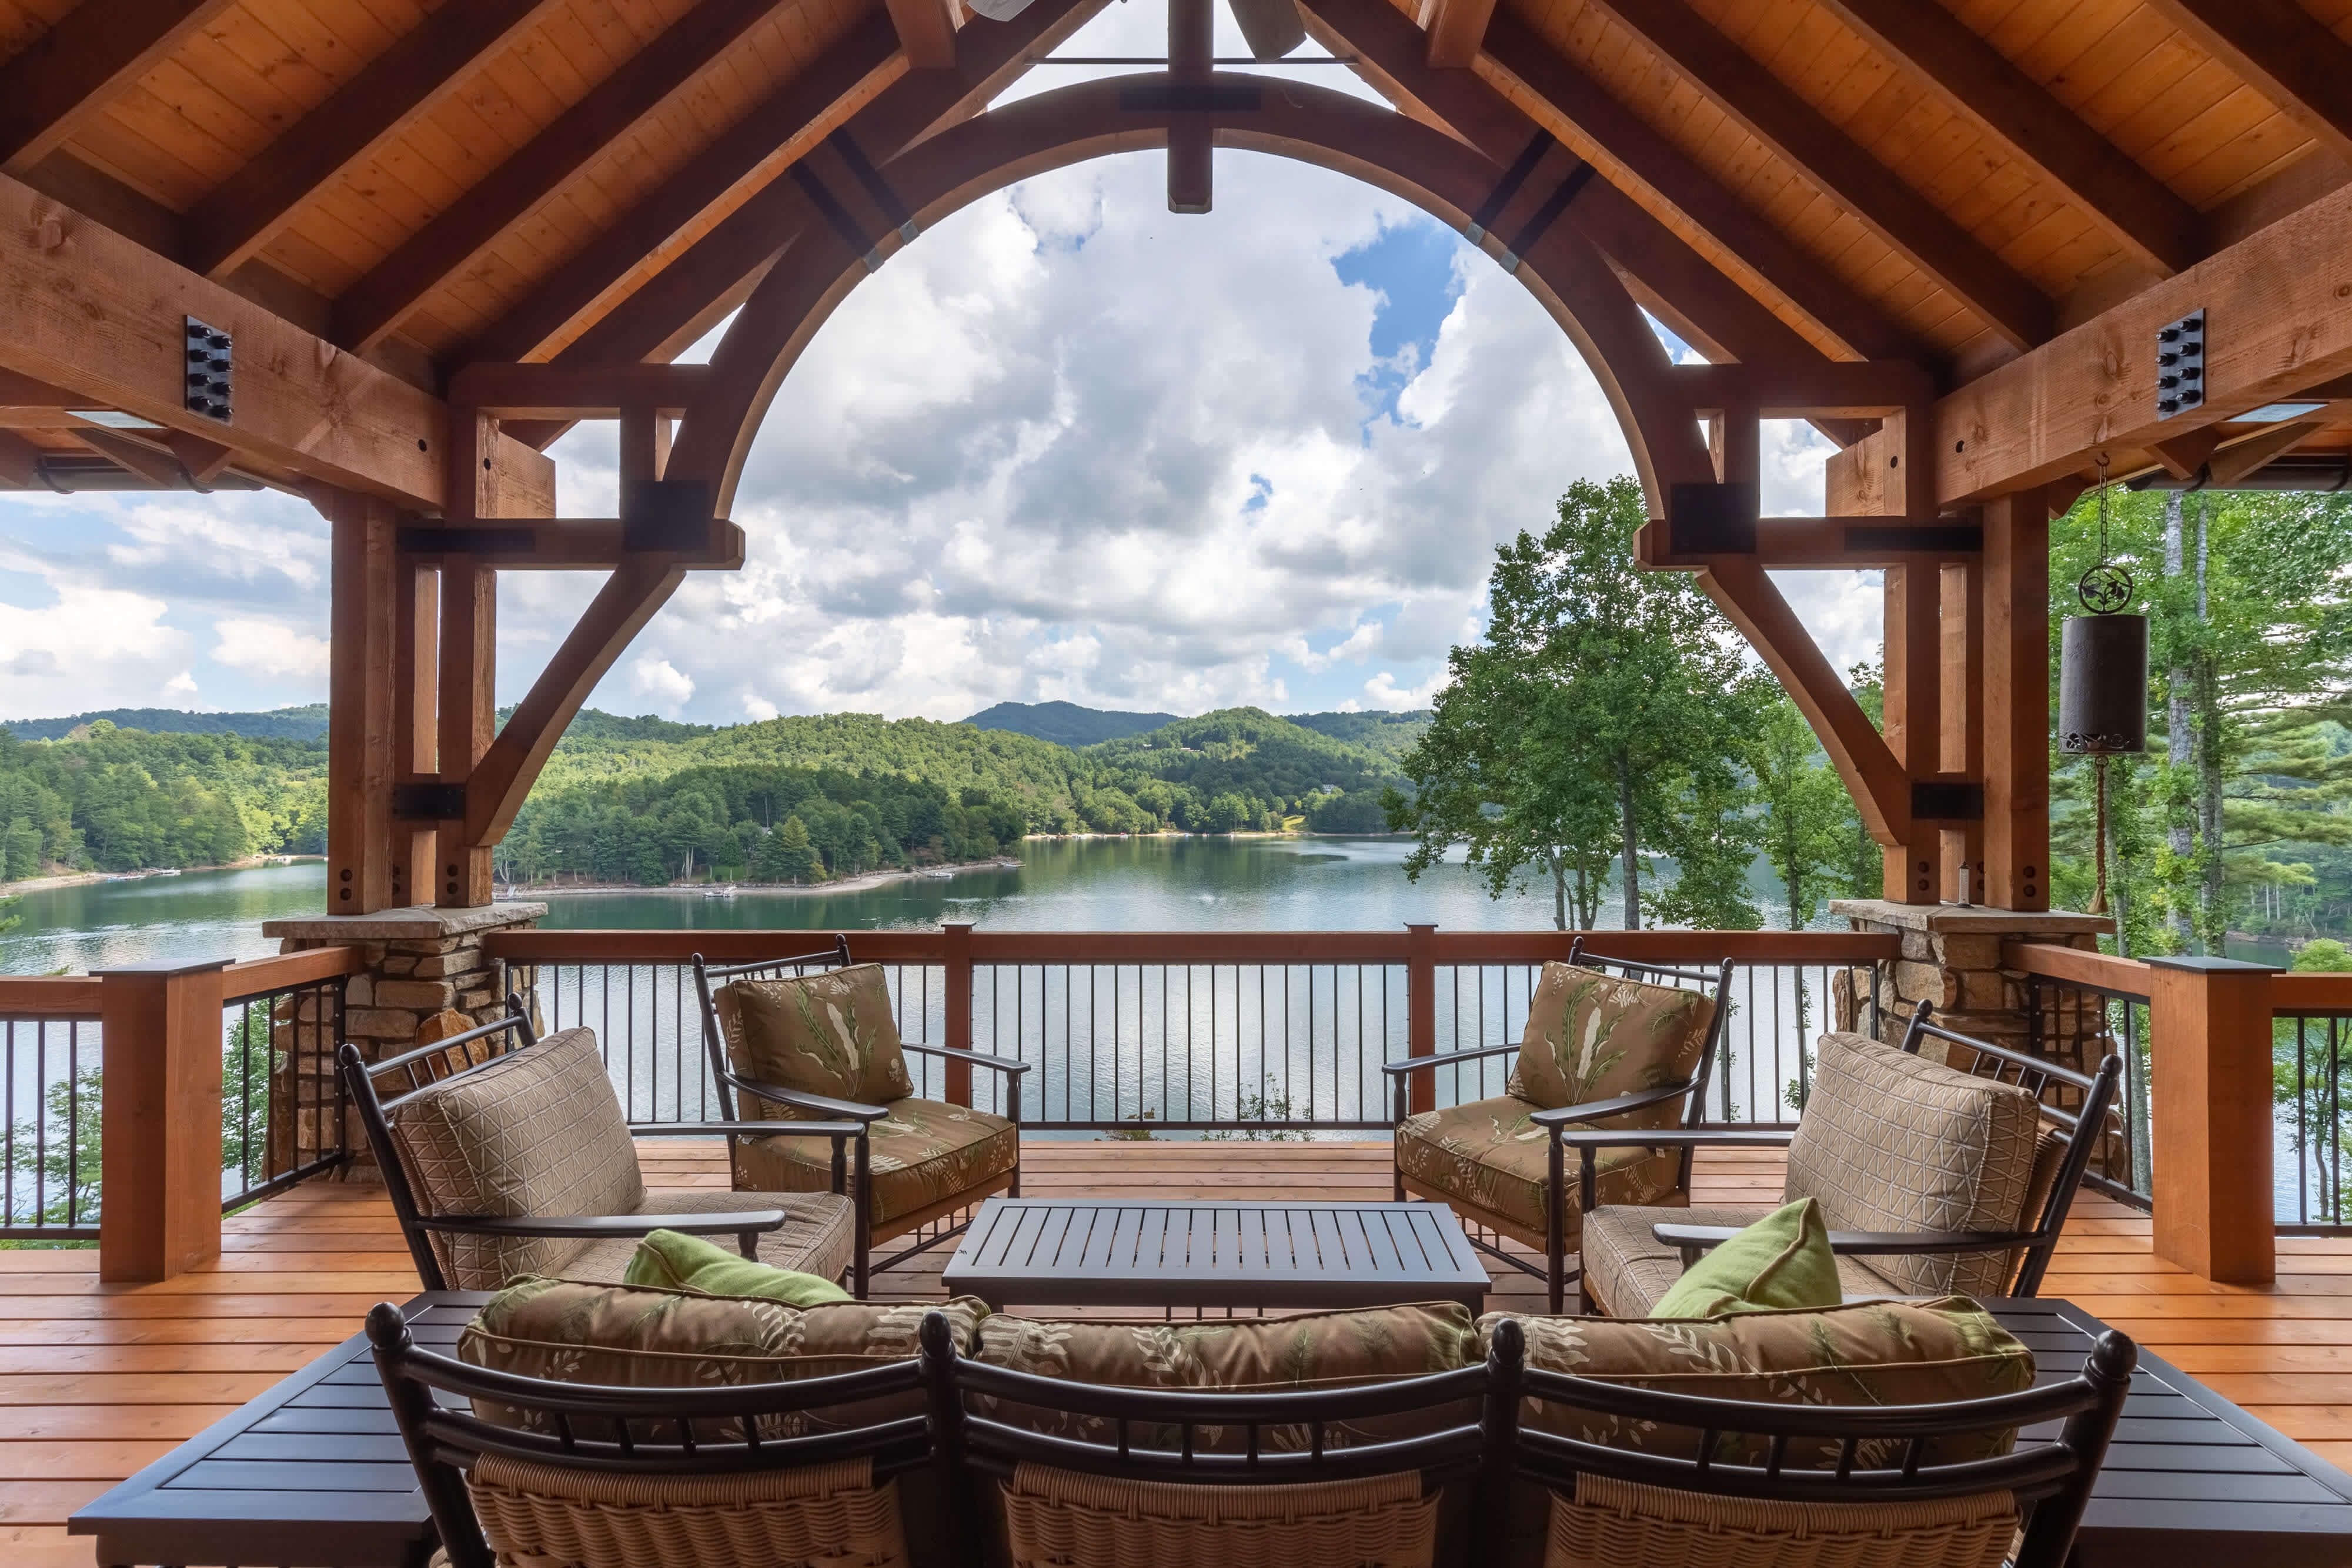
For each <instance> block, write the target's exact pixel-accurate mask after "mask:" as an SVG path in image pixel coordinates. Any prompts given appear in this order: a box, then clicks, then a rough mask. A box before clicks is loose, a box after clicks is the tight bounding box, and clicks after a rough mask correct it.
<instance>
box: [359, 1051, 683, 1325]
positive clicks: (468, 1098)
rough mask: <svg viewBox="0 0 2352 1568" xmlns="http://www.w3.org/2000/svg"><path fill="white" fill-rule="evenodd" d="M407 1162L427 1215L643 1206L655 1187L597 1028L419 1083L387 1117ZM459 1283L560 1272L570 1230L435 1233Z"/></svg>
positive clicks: (483, 1286) (479, 1285) (568, 1254)
mask: <svg viewBox="0 0 2352 1568" xmlns="http://www.w3.org/2000/svg"><path fill="white" fill-rule="evenodd" d="M387 1121H388V1122H389V1123H390V1124H391V1129H392V1143H393V1147H394V1150H395V1151H396V1152H397V1153H398V1155H399V1157H400V1165H401V1169H402V1170H403V1171H404V1173H405V1174H406V1175H407V1176H408V1183H409V1186H411V1187H412V1188H414V1189H415V1194H416V1201H417V1205H418V1207H420V1208H422V1209H423V1210H424V1211H425V1213H426V1214H429V1215H481V1216H489V1217H493V1218H514V1217H516V1216H520V1215H532V1216H539V1217H561V1216H565V1215H580V1214H635V1213H636V1212H637V1206H638V1205H639V1204H640V1203H641V1202H642V1201H643V1200H644V1198H645V1196H646V1187H645V1182H644V1180H643V1178H642V1177H641V1176H639V1175H638V1172H637V1151H636V1146H635V1144H633V1143H632V1142H631V1141H630V1139H629V1125H628V1122H627V1120H626V1118H625V1117H624V1116H623V1115H622V1114H621V1102H620V1099H619V1098H618V1097H617V1096H616V1095H615V1094H614V1092H613V1082H612V1080H611V1079H609V1078H607V1077H606V1076H605V1075H604V1060H603V1058H602V1056H601V1055H600V1054H599V1053H598V1051H597V1049H596V1036H595V1033H594V1032H593V1030H585V1029H568V1030H564V1031H563V1032H562V1033H561V1034H551V1035H550V1036H548V1037H547V1038H546V1039H545V1040H541V1041H540V1042H539V1043H538V1044H536V1045H531V1046H526V1047H524V1048H522V1049H521V1050H520V1051H509V1052H508V1053H507V1054H506V1055H505V1056H503V1057H501V1058H499V1060H498V1061H495V1062H492V1063H491V1064H489V1065H488V1066H487V1067H483V1068H480V1069H478V1070H476V1071H472V1072H470V1073H467V1075H465V1076H463V1077H460V1078H454V1079H451V1080H449V1081H447V1082H443V1083H436V1084H432V1085H429V1086H428V1087H426V1088H425V1089H423V1090H420V1091H419V1092H416V1093H415V1094H414V1095H411V1096H410V1097H409V1098H408V1099H407V1100H405V1101H404V1102H403V1103H400V1104H398V1105H396V1106H394V1108H393V1110H392V1113H391V1114H390V1115H389V1116H388V1117H387ZM432 1241H433V1250H434V1254H435V1256H436V1258H438V1259H439V1260H440V1263H441V1269H442V1271H443V1272H444V1273H446V1275H447V1276H448V1277H449V1284H450V1288H451V1289H453V1290H460V1291H478V1290H487V1289H489V1288H491V1287H493V1286H496V1285H499V1284H503V1283H504V1282H505V1281H508V1280H509V1279H511V1278H512V1277H513V1276H515V1275H517V1274H540V1273H550V1272H553V1271H555V1270H560V1269H562V1267H563V1266H564V1264H566V1263H567V1262H569V1261H570V1260H572V1258H573V1257H575V1256H576V1255H577V1254H578V1253H579V1252H580V1251H581V1249H582V1248H583V1243H582V1242H580V1241H577V1240H572V1239H565V1238H560V1237H555V1238H534V1239H503V1238H491V1237H477V1236H445V1235H439V1234H436V1235H434V1236H433V1238H432Z"/></svg>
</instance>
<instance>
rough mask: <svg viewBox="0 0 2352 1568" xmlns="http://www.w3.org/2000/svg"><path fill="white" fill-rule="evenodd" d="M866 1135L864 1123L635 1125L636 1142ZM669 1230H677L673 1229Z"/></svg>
mask: <svg viewBox="0 0 2352 1568" xmlns="http://www.w3.org/2000/svg"><path fill="white" fill-rule="evenodd" d="M865 1131H866V1124H865V1123H863V1122H632V1123H630V1124H629V1136H631V1137H633V1138H717V1137H723V1136H726V1135H727V1134H743V1135H745V1136H747V1137H754V1138H764V1137H770V1136H772V1135H773V1134H778V1133H782V1134H789V1135H791V1136H793V1137H795V1138H801V1137H807V1138H854V1137H856V1136H857V1135H858V1134H861V1133H863V1132H865ZM671 1228H672V1229H676V1228H677V1227H675V1226H672V1227H671Z"/></svg>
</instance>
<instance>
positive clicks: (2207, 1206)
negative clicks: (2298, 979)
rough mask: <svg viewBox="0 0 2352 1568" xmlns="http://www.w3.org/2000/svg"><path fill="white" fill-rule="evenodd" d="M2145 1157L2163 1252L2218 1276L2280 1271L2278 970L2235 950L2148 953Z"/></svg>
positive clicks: (2263, 1276)
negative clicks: (2274, 983) (2275, 1172)
mask: <svg viewBox="0 0 2352 1568" xmlns="http://www.w3.org/2000/svg"><path fill="white" fill-rule="evenodd" d="M2147 967H2148V971H2149V981H2150V984H2149V987H2148V1041H2149V1047H2150V1051H2151V1053H2152V1059H2151V1061H2150V1062H2149V1071H2148V1079H2149V1083H2148V1101H2149V1104H2148V1113H2149V1116H2148V1120H2149V1136H2148V1145H2149V1155H2150V1158H2151V1162H2152V1164H2153V1167H2154V1177H2155V1179H2154V1184H2153V1186H2154V1196H2155V1210H2156V1212H2155V1217H2154V1218H2155V1230H2156V1253H2157V1256H2158V1257H2159V1258H2162V1259H2164V1260H2167V1261H2168V1262H2173V1263H2178V1264H2179V1265H2180V1266H2181V1267H2182V1268H2184V1269H2188V1270H2192V1271H2194V1272H2196V1273H2198V1274H2201V1275H2203V1276H2204V1277H2205V1278H2206V1279H2208V1280H2212V1281H2217V1282H2220V1283H2223V1284H2231V1285H2264V1284H2268V1283H2270V1282H2271V1281H2272V1280H2273V1279H2274V1278H2275V1277H2276V1275H2277V1271H2278V1259H2277V1247H2276V1232H2277V1220H2276V1218H2275V1217H2274V1215H2273V1198H2272V1194H2271V1145H2272V1139H2273V1126H2272V1108H2271V976H2272V975H2273V974H2274V973H2276V971H2275V970H2274V969H2273V968H2272V967H2270V966H2268V965H2264V964H2249V963H2245V962H2243V961H2242V960H2240V959H2236V958H2150V959H2148V960H2147Z"/></svg>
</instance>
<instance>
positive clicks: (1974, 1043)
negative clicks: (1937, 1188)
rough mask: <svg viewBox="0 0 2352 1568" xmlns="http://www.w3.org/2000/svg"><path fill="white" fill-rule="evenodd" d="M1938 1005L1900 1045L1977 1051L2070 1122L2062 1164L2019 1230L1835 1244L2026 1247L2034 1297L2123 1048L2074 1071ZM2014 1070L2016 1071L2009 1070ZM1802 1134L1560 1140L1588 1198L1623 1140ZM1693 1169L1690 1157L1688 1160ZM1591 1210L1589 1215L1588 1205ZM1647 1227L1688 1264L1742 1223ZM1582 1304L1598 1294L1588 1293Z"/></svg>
mask: <svg viewBox="0 0 2352 1568" xmlns="http://www.w3.org/2000/svg"><path fill="white" fill-rule="evenodd" d="M1932 1011H1933V1004H1931V1003H1929V1002H1925V1001H1923V1002H1921V1003H1920V1004H1919V1006H1918V1008H1917V1009H1916V1011H1914V1012H1913V1013H1912V1015H1911V1023H1910V1026H1909V1027H1908V1028H1907V1029H1906V1030H1904V1032H1903V1050H1904V1051H1907V1052H1909V1053H1910V1054H1912V1055H1914V1056H1916V1055H1917V1054H1918V1053H1919V1046H1920V1043H1921V1042H1922V1041H1923V1040H1927V1039H1930V1038H1933V1039H1936V1040H1944V1041H1946V1042H1948V1043H1949V1044H1952V1045H1958V1046H1964V1047H1966V1048H1967V1049H1969V1051H1974V1052H1976V1056H1975V1059H1974V1060H1973V1061H1971V1062H1970V1063H1969V1066H1968V1068H1966V1069H1965V1070H1964V1071H1968V1072H1969V1073H1970V1074H1971V1075H1972V1076H1975V1077H1979V1078H1990V1079H1991V1080H1992V1081H1994V1082H2001V1083H2007V1082H2014V1083H2016V1084H2017V1086H2019V1087H2021V1088H2022V1089H2024V1090H2026V1091H2027V1092H2029V1093H2031V1094H2032V1095H2033V1096H2034V1098H2035V1100H2036V1101H2037V1102H2039V1103H2040V1104H2041V1107H2042V1116H2043V1117H2044V1118H2045V1119H2046V1120H2049V1121H2052V1122H2054V1123H2056V1124H2058V1125H2059V1126H2061V1127H2063V1128H2064V1129H2066V1133H2067V1139H2066V1153H2065V1155H2064V1156H2063V1158H2062V1159H2061V1160H2060V1161H2059V1165H2058V1173H2057V1176H2056V1177H2055V1179H2053V1181H2052V1182H2051V1184H2050V1192H2049V1195H2048V1196H2047V1197H2045V1198H2044V1199H2043V1200H2042V1213H2041V1215H2040V1217H2039V1218H2037V1219H2036V1220H2035V1221H2034V1223H2033V1224H2032V1226H2030V1227H2028V1228H2025V1229H2023V1230H1983V1231H1979V1230H1967V1231H1962V1230H1921V1231H1885V1230H1832V1231H1831V1232H1830V1250H1831V1251H1832V1252H1836V1253H1839V1254H1842V1255H1845V1256H1851V1257H1896V1256H1904V1255H1907V1254H1914V1253H1922V1252H1997V1251H2011V1250H2016V1251H2021V1252H2022V1253H2023V1255H2024V1256H2023V1259H2022V1260H2021V1263H2020V1264H2019V1267H2018V1271H2017V1282H2016V1284H2015V1285H2014V1286H2013V1287H2012V1288H2011V1291H2010V1292H2009V1293H2010V1294H2011V1295H2012V1296H2032V1295H2035V1294H2037V1293H2038V1292H2039V1291H2041V1289H2042V1276H2043V1275H2044V1274H2046V1273H2047V1272H2048V1271H2049V1268H2050V1259H2051V1255H2052V1254H2053V1253H2054V1252H2055V1251H2056V1250H2057V1249H2058V1239H2059V1236H2060V1235H2061V1234H2062V1233H2063V1231H2064V1230H2065V1228H2066V1216H2067V1215H2068V1214H2069V1213H2070V1212H2071V1211H2072V1210H2073V1208H2074V1194H2075V1192H2076V1190H2077V1189H2078V1188H2079V1187H2080V1186H2082V1183H2083V1173H2084V1171H2085V1170H2086V1169H2088V1168H2089V1166H2090V1163H2091V1152H2092V1149H2093V1146H2094V1145H2095V1144H2096V1143H2097V1142H2098V1140H2099V1138H2100V1137H2101V1136H2102V1135H2104V1134H2105V1131H2106V1124H2107V1111H2108V1108H2109V1107H2110V1106H2112V1105H2113V1104H2114V1103H2115V1098H2116V1089H2117V1086H2118V1085H2119V1084H2120V1083H2121V1082H2122V1080H2123V1071H2124V1061H2123V1058H2122V1057H2120V1056H2109V1057H2107V1058H2106V1059H2105V1060H2104V1061H2101V1062H2100V1063H2099V1067H2098V1071H2095V1072H2092V1073H2083V1072H2077V1071H2074V1069H2073V1068H2071V1067H2066V1066H2063V1065H2062V1064H2060V1063H2058V1062H2054V1061H2042V1060H2041V1059H2040V1058H2038V1057H2032V1056H2028V1055H2026V1054H2025V1053H2024V1052H2023V1051H2012V1050H2011V1049H2010V1048H2009V1047H2008V1046H2005V1045H1996V1044H1995V1043H1993V1042H1992V1041H1991V1040H1979V1039H1978V1038H1977V1037H1976V1036H1974V1035H1968V1034H1961V1033H1959V1032H1958V1031H1957V1030H1948V1029H1945V1028H1942V1027H1941V1026H1939V1025H1937V1024H1933V1023H1930V1022H1928V1021H1927V1020H1928V1018H1929V1016H1930V1014H1931V1013H1932ZM2011 1073H2014V1074H2015V1076H2014V1078H2013V1079H2012V1078H2011V1077H2010V1076H2009V1075H2010V1074H2011ZM2053 1086H2063V1087H2064V1088H2071V1089H2073V1090H2074V1091H2075V1092H2078V1093H2079V1094H2080V1095H2081V1096H2082V1103H2081V1104H2079V1105H2078V1106H2077V1107H2075V1108H2074V1110H2072V1111H2069V1110H2067V1109H2066V1108H2065V1107H2064V1106H2063V1105H2053V1104H2052V1103H2050V1100H2049V1098H2048V1097H2047V1091H2048V1090H2050V1089H2051V1088H2052V1087H2053ZM1795 1136H1796V1134H1795V1133H1793V1132H1790V1131H1784V1130H1778V1129H1775V1130H1771V1131H1733V1130H1727V1129H1697V1130H1685V1131H1683V1132H1679V1133H1664V1134H1642V1136H1641V1137H1640V1138H1639V1139H1638V1140H1635V1139H1633V1138H1630V1137H1627V1136H1624V1135H1622V1134H1611V1133H1605V1132H1587V1133H1570V1134H1567V1135H1566V1136H1565V1137H1564V1138H1563V1139H1562V1140H1561V1142H1562V1143H1564V1144H1565V1145H1567V1146H1568V1147H1570V1148H1573V1149H1575V1150H1576V1151H1577V1157H1578V1160H1579V1162H1580V1169H1579V1173H1578V1180H1579V1183H1580V1191H1581V1192H1582V1193H1583V1195H1584V1200H1585V1202H1586V1203H1587V1204H1588V1205H1589V1204H1590V1203H1591V1201H1592V1197H1593V1192H1594V1182H1595V1165H1594V1157H1595V1155H1597V1154H1598V1153H1599V1151H1601V1149H1605V1148H1618V1147H1622V1146H1626V1145H1631V1144H1634V1143H1636V1142H1638V1143H1639V1144H1642V1145H1650V1146H1659V1147H1680V1148H1681V1149H1683V1150H1684V1152H1685V1159H1687V1158H1688V1156H1689V1155H1690V1153H1691V1152H1692V1151H1695V1150H1696V1149H1701V1148H1756V1149H1766V1148H1769V1149H1785V1148H1787V1147H1788V1146H1789V1142H1790V1139H1791V1138H1793V1137H1795ZM1685 1169H1687V1166H1686V1167H1685ZM1586 1212H1587V1213H1588V1214H1589V1213H1590V1212H1591V1209H1590V1208H1588V1209H1587V1210H1586ZM1651 1233H1652V1234H1653V1235H1654V1236H1655V1237H1656V1238H1657V1239H1658V1240H1660V1241H1661V1242H1664V1243H1665V1244H1666V1245H1668V1246H1672V1247H1679V1248H1681V1249H1682V1251H1683V1259H1684V1263H1685V1267H1687V1266H1688V1265H1689V1264H1690V1263H1693V1262H1696V1260H1697V1259H1698V1256H1699V1254H1700V1253H1702V1252H1704V1251H1706V1249H1708V1248H1710V1247H1713V1246H1715V1245H1716V1244H1717V1242H1720V1241H1725V1240H1727V1239H1730V1238H1731V1237H1732V1236H1734V1235H1737V1234H1738V1232H1737V1230H1735V1229H1734V1228H1730V1227H1727V1226H1713V1225H1676V1224H1673V1223H1671V1222H1663V1221H1662V1222H1661V1223H1659V1224H1657V1225H1654V1226H1653V1227H1651ZM1584 1304H1585V1309H1586V1310H1587V1311H1588V1312H1589V1311H1591V1308H1592V1305H1593V1302H1592V1301H1591V1296H1590V1294H1589V1293H1587V1294H1586V1297H1585V1302H1584Z"/></svg>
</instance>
